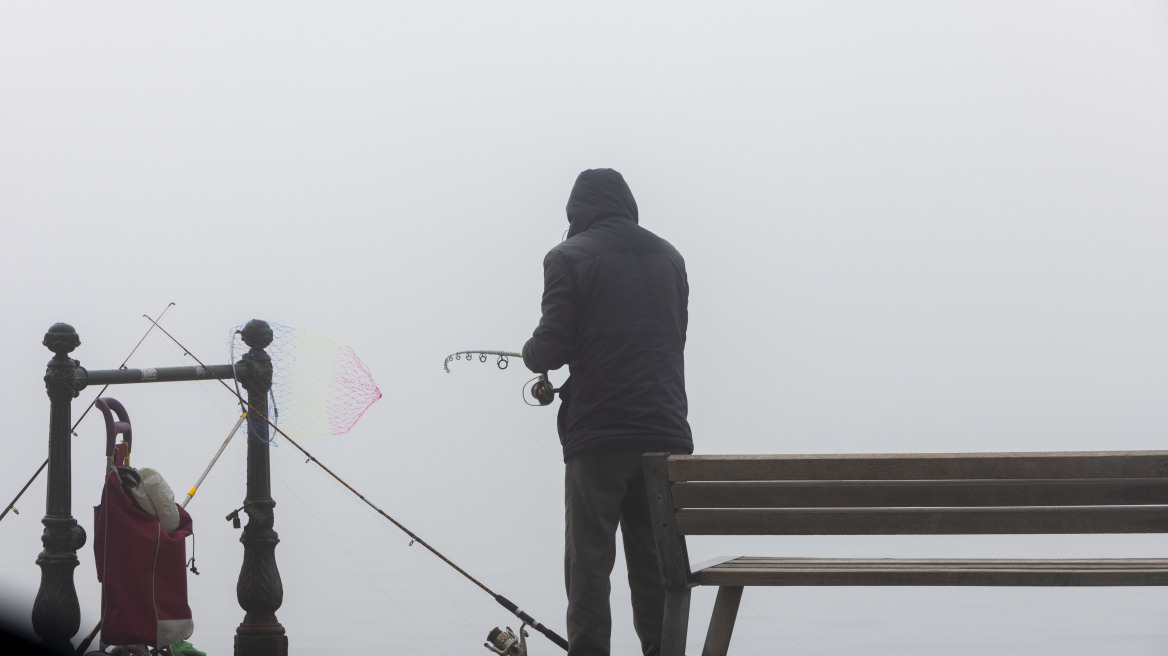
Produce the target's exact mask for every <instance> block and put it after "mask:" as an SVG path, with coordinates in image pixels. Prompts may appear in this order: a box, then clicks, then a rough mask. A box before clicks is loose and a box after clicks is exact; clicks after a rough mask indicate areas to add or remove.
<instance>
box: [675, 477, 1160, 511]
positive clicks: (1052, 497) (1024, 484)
mask: <svg viewBox="0 0 1168 656" xmlns="http://www.w3.org/2000/svg"><path fill="white" fill-rule="evenodd" d="M672 492H673V504H674V506H675V507H677V508H880V507H961V506H1079V505H1108V506H1111V505H1148V504H1168V478H1158V479H1141V478H1123V479H1097V478H1082V479H1072V480H1057V479H1056V480H1043V479H1036V480H981V481H777V482H773V481H739V482H696V483H675V484H674V485H673V489H672Z"/></svg>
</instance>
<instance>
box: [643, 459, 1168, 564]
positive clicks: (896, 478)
mask: <svg viewBox="0 0 1168 656" xmlns="http://www.w3.org/2000/svg"><path fill="white" fill-rule="evenodd" d="M644 464H645V474H646V486H647V489H648V492H649V497H650V504H651V506H654V507H653V511H654V521H655V522H657V526H656V529H657V533H658V536H659V539H658V549H659V551H661V553H662V557H663V559H664V558H667V554H666V552H672V554H671V555H669V556H668V558H669V559H670V560H671V561H673V562H675V563H677V564H680V563H681V562H685V564H686V568H685V571H687V572H688V559H687V558H686V554H685V542H684V538H680V539H679V540H678V542H679V544H678V545H673V546H671V545H669V544H663V541H664V542H668V540H667V538H665V537H664V536H666V535H668V534H670V533H672V534H673V535H675V536H686V535H913V534H915V535H942V534H950V535H952V534H1023V533H1168V451H1124V452H1069V453H951V454H949V453H947V454H868V455H700V456H684V455H680V456H678V455H674V456H670V455H668V454H663V453H651V454H646V455H645V457H644ZM666 578H667V579H668V578H670V577H669V576H667V577H666ZM674 578H675V577H674Z"/></svg>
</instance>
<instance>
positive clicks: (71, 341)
mask: <svg viewBox="0 0 1168 656" xmlns="http://www.w3.org/2000/svg"><path fill="white" fill-rule="evenodd" d="M265 325H266V324H265ZM41 344H43V345H44V346H45V348H47V349H49V350H50V351H52V352H53V353H56V354H57V355H58V356H60V357H62V358H63V357H65V355H66V354H68V353H72V352H73V349H75V348H77V347H78V346H81V338H80V337H79V336H78V335H77V331H76V330H74V329H73V326H70V325H69V324H67V323H55V324H53V325H52V326H49V330H48V331H47V332H45V339H44V340H43V341H42V342H41Z"/></svg>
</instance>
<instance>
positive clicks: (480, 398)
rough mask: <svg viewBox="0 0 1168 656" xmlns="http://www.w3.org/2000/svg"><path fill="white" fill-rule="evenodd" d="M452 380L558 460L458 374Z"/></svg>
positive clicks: (555, 454)
mask: <svg viewBox="0 0 1168 656" xmlns="http://www.w3.org/2000/svg"><path fill="white" fill-rule="evenodd" d="M454 379H455V380H457V381H458V382H459V384H461V385H462V386H463V387H465V388H466V389H468V390H470V392H471V394H474V395H475V396H477V397H479V400H481V401H482V402H483V403H485V404H487V407H489V408H490V409H492V410H494V411H495V412H497V413H498V414H499V416H501V417H503V418H504V419H506V420H507V423H509V424H511V425H512V426H514V427H515V428H516V429H517V430H518V431H519V432H520V433H523V434H524V435H526V436H527V438H528V439H530V440H531V441H532V442H534V443H535V444H537V445H539V448H541V449H543V450H544V451H547V453H548V455H550V456H552V457H553V458H556V459H557V460H558V459H559V457H560V456H559V454H557V453H556V452H555V451H553V450H552V449H551V448H550V447H549V446H548V445H547V441H546V440H541V439H539V438H538V437H536V436H535V435H532V434H531V432H530V431H528V430H527V429H526V428H524V427H522V426H520V425H519V424H518V423H516V422H515V420H514V419H512V418H511V417H509V416H508V415H507V413H505V412H503V411H502V410H501V409H500V408H499V407H498V406H497V405H495V404H494V403H491V401H490V400H489V399H487V397H485V396H483V395H482V394H480V393H479V391H478V390H476V389H474V388H473V387H471V386H470V384H469V383H467V382H466V381H464V380H463V379H462V378H461V377H460V376H459V375H458V374H454ZM523 389H526V384H525V385H524V388H523ZM523 389H520V393H521V394H522V393H523ZM526 401H527V397H526V396H525V397H524V402H526Z"/></svg>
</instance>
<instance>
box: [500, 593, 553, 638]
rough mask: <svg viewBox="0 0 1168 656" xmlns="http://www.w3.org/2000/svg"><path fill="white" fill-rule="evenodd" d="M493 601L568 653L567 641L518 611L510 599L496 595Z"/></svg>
mask: <svg viewBox="0 0 1168 656" xmlns="http://www.w3.org/2000/svg"><path fill="white" fill-rule="evenodd" d="M495 601H497V602H499V605H500V606H502V607H503V608H506V609H507V610H509V611H511V613H512V614H513V615H515V617H518V618H519V619H521V620H523V621H524V622H527V624H528V626H530V627H531V628H533V629H535V630H536V631H539V632H540V633H542V634H544V636H545V637H547V639H548V640H551V641H552V642H554V643H556V645H558V646H559V647H560V648H561V649H563V650H564V651H568V641H567V640H564V639H563V638H562V637H560V635H559V634H558V633H556V632H555V631H552V630H551V629H549V628H547V627H546V626H544V625H542V624H540V623H539V622H537V621H536V619H535V618H534V617H532V616H530V615H528V614H527V613H525V612H523V611H521V610H519V607H518V606H516V605H515V604H514V602H512V601H511V600H510V599H508V598H506V597H504V596H503V595H500V594H497V595H495Z"/></svg>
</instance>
